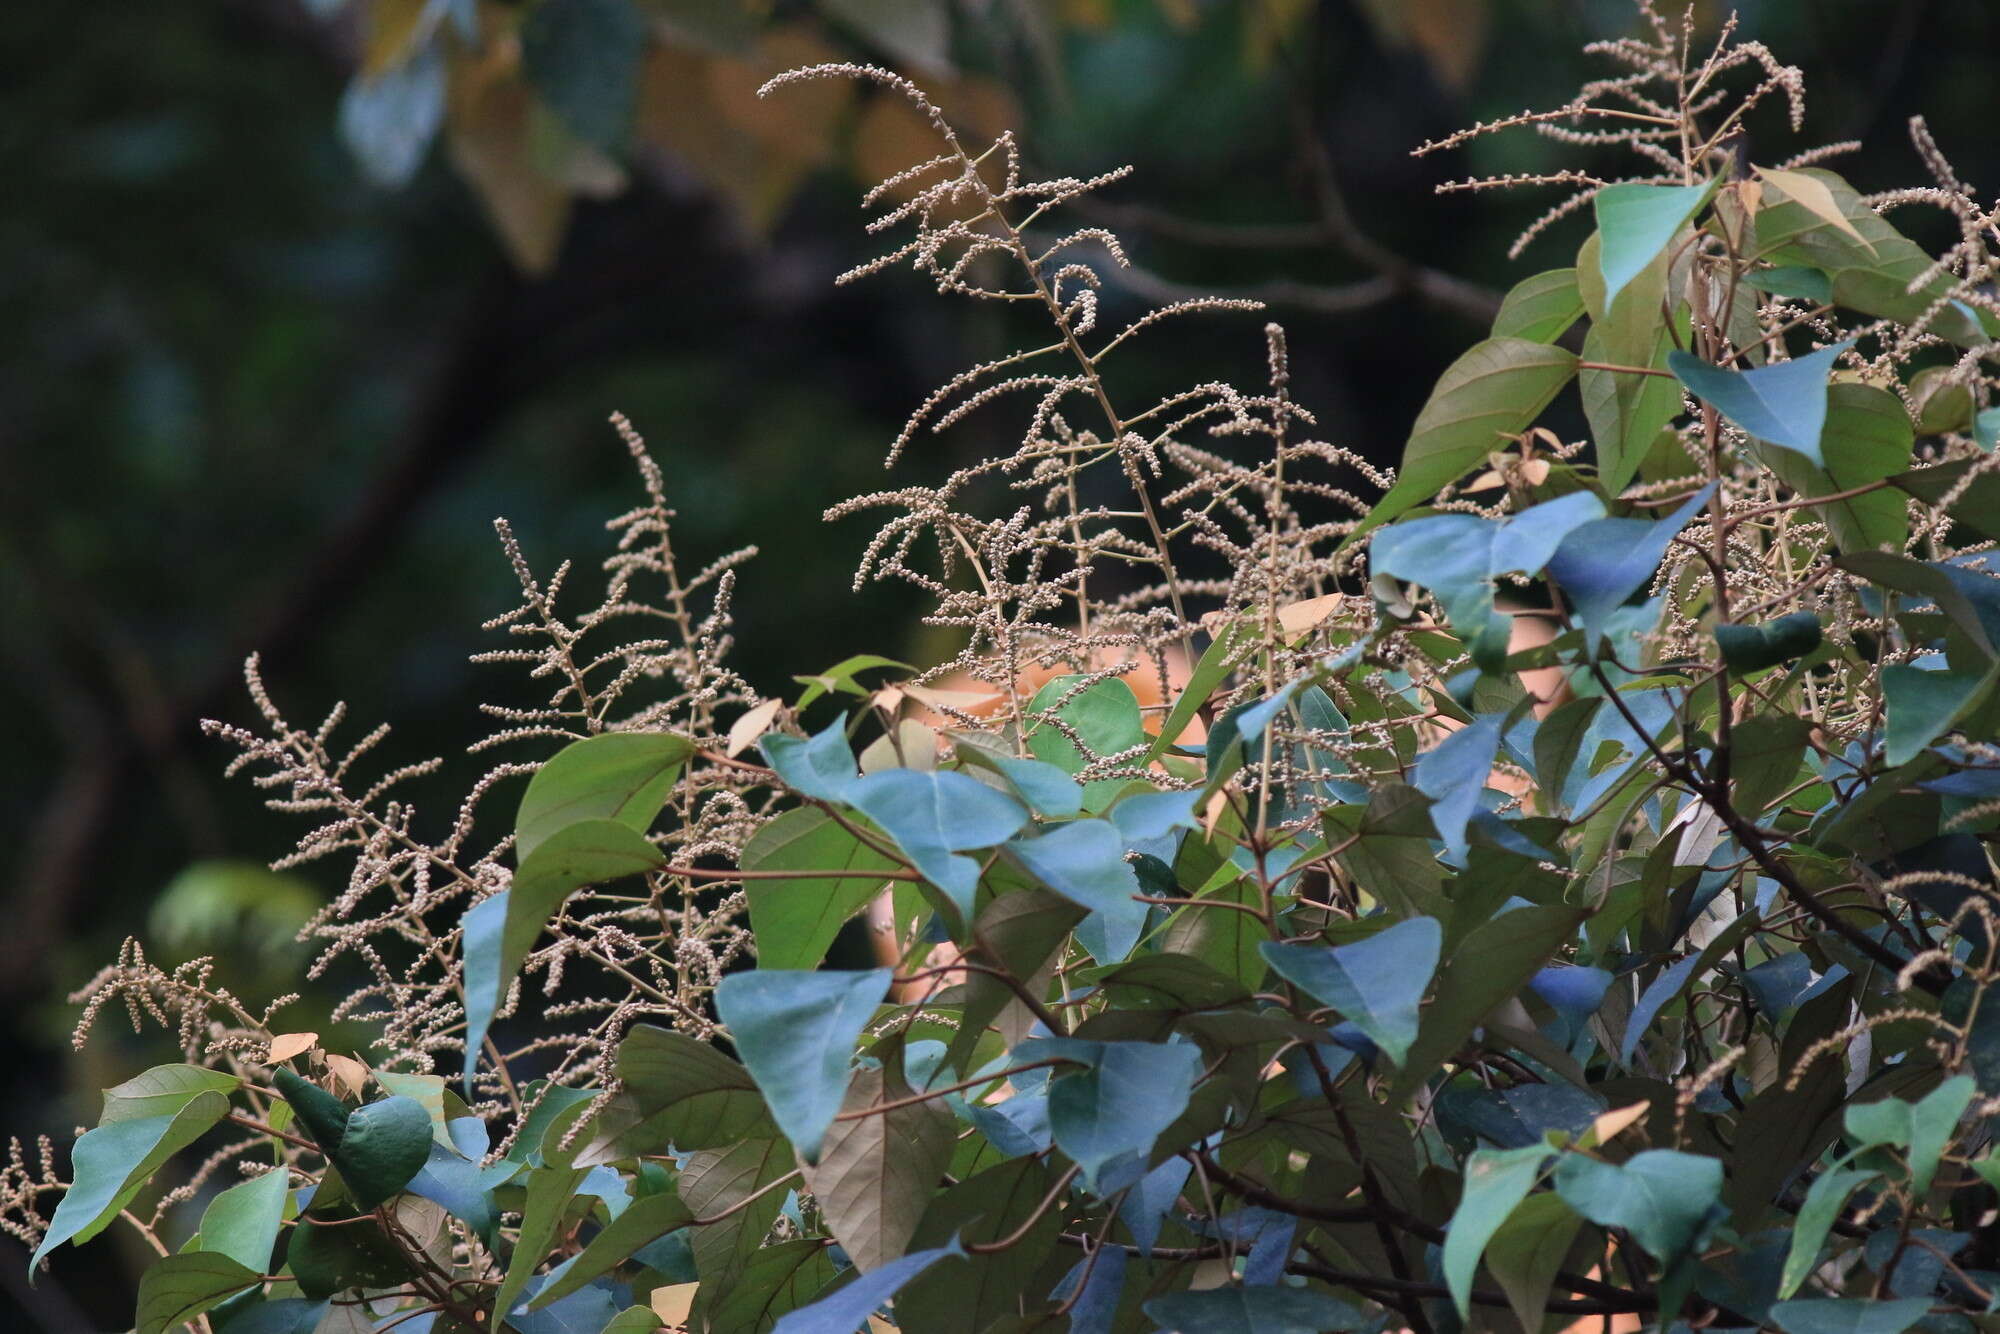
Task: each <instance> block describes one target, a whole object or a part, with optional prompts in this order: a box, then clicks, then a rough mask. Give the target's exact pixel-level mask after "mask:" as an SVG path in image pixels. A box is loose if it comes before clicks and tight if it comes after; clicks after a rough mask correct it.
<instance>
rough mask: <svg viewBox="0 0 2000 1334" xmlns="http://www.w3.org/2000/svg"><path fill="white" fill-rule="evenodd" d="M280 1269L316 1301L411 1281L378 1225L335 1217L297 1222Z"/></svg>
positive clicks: (407, 1269) (398, 1253) (406, 1262)
mask: <svg viewBox="0 0 2000 1334" xmlns="http://www.w3.org/2000/svg"><path fill="white" fill-rule="evenodd" d="M285 1265H286V1267H287V1268H289V1269H290V1270H291V1271H292V1277H293V1278H294V1279H295V1280H297V1282H298V1285H299V1291H300V1292H302V1293H304V1294H305V1295H306V1296H308V1297H311V1298H313V1299H315V1300H320V1299H324V1298H327V1297H332V1296H334V1295H335V1294H337V1293H341V1292H346V1291H348V1290H349V1289H352V1288H393V1287H396V1286H398V1285H400V1284H401V1283H403V1282H404V1281H405V1280H407V1279H408V1278H409V1276H410V1263H409V1260H408V1258H407V1257H406V1256H405V1255H404V1254H403V1252H402V1250H401V1249H400V1248H398V1247H397V1245H396V1243H395V1242H393V1241H390V1240H389V1238H388V1237H387V1236H386V1235H385V1234H384V1233H383V1231H382V1229H381V1227H380V1226H379V1225H378V1224H376V1223H375V1222H373V1221H372V1220H371V1221H369V1222H366V1223H354V1222H349V1221H348V1220H347V1219H346V1218H343V1217H338V1216H329V1217H326V1218H323V1219H317V1218H302V1219H300V1220H299V1223H298V1225H297V1226H296V1227H294V1228H293V1229H292V1230H291V1232H290V1234H289V1235H288V1240H287V1243H286V1248H285ZM496 1328H497V1326H496Z"/></svg>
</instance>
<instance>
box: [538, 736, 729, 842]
mask: <svg viewBox="0 0 2000 1334" xmlns="http://www.w3.org/2000/svg"><path fill="white" fill-rule="evenodd" d="M693 753H694V743H693V742H691V741H689V740H688V739H687V738H686V737H682V736H674V735H672V734H670V733H666V732H607V733H605V734H604V735H602V736H594V737H590V738H588V739H587V740H583V741H573V742H571V743H570V744H569V745H567V746H565V747H563V748H562V749H561V750H559V751H557V752H556V753H555V755H554V756H553V757H551V758H550V760H549V762H548V763H547V764H544V765H543V766H542V767H541V768H540V769H538V770H536V771H535V776H534V777H533V778H532V779H530V780H529V781H528V790H527V792H526V793H524V794H523V795H522V797H521V809H520V812H519V813H518V814H517V815H516V816H515V817H514V856H515V857H516V858H517V859H518V860H519V861H520V862H521V863H523V864H525V863H526V861H527V859H528V858H529V857H530V856H532V855H533V854H534V851H535V849H536V848H537V847H539V846H540V845H541V844H542V843H543V842H544V841H545V840H546V839H548V837H549V836H550V835H552V834H554V833H555V832H556V831H557V830H560V829H563V828H565V827H567V826H569V825H572V824H575V823H576V822H577V821H579V820H615V821H617V822H618V823H619V824H622V825H625V826H627V827H629V828H630V829H632V830H633V832H635V833H641V834H643V833H644V832H645V831H646V829H647V827H648V826H650V825H651V824H652V823H653V817H654V816H656V815H658V814H659V813H660V808H661V807H662V806H664V805H666V801H667V794H668V792H669V791H671V790H672V788H673V785H674V780H675V779H676V778H678V777H680V772H681V765H682V764H683V763H684V762H685V761H686V760H687V757H688V756H689V755H691V754H693Z"/></svg>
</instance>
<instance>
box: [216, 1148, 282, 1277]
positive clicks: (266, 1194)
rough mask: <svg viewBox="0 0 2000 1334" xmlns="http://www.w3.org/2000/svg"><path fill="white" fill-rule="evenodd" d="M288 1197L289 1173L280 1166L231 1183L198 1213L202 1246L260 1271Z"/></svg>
mask: <svg viewBox="0 0 2000 1334" xmlns="http://www.w3.org/2000/svg"><path fill="white" fill-rule="evenodd" d="M290 1200H291V1174H290V1173H289V1172H287V1171H285V1169H283V1168H278V1169H277V1170H275V1171H271V1172H266V1173H264V1175H262V1176H260V1177H252V1178H251V1179H250V1180H248V1181H245V1182H242V1183H240V1184H238V1185H234V1186H231V1187H230V1188H229V1189H228V1190H225V1191H223V1192H222V1193H221V1194H220V1195H217V1196H216V1197H215V1198H214V1199H212V1200H210V1201H209V1202H208V1207H207V1208H206V1209H204V1210H202V1212H201V1231H200V1236H201V1249H202V1250H204V1251H211V1252H214V1253H215V1254H217V1255H225V1256H228V1257H229V1258H230V1259H231V1260H234V1261H235V1262H236V1263H238V1264H240V1265H244V1266H247V1267H248V1268H249V1269H250V1270H251V1271H252V1272H254V1273H259V1274H261V1273H263V1272H264V1267H265V1266H266V1265H268V1264H270V1263H271V1249H272V1248H273V1247H274V1246H276V1245H277V1243H278V1229H279V1228H280V1227H282V1226H284V1222H285V1205H286V1204H287V1203H289V1202H290Z"/></svg>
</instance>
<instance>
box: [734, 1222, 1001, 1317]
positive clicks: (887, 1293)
mask: <svg viewBox="0 0 2000 1334" xmlns="http://www.w3.org/2000/svg"><path fill="white" fill-rule="evenodd" d="M954 1258H955V1259H961V1260H962V1259H964V1258H965V1248H964V1247H963V1246H961V1245H959V1243H958V1239H957V1238H956V1237H954V1238H952V1240H951V1241H950V1243H949V1244H947V1245H944V1246H939V1247H936V1248H934V1249H932V1250H928V1251H917V1252H914V1253H913V1254H910V1255H905V1256H902V1257H900V1258H898V1259H896V1260H893V1261H891V1262H890V1263H888V1264H886V1265H883V1266H881V1267H880V1268H871V1267H870V1266H868V1265H861V1266H860V1268H861V1270H862V1271H863V1272H862V1275H861V1277H860V1278H857V1279H855V1280H854V1281H853V1282H852V1283H848V1284H846V1285H844V1286H842V1287H840V1288H837V1289H835V1290H834V1291H833V1292H832V1293H830V1294H829V1295H827V1296H825V1297H821V1298H820V1299H818V1300H817V1301H815V1302H813V1303H812V1304H811V1305H810V1306H802V1307H798V1308H796V1309H794V1310H793V1311H791V1312H790V1313H789V1314H787V1315H785V1316H784V1317H783V1318H781V1319H780V1320H779V1321H778V1323H777V1324H776V1325H774V1326H772V1328H771V1334H854V1331H855V1330H857V1329H860V1328H862V1327H864V1326H867V1325H869V1324H871V1323H872V1322H871V1321H870V1319H869V1317H870V1316H872V1315H873V1314H874V1313H875V1312H876V1311H877V1310H878V1309H879V1308H880V1307H881V1306H882V1305H883V1303H885V1302H890V1301H893V1300H895V1297H896V1294H897V1293H899V1292H901V1291H902V1290H903V1287H904V1286H905V1285H906V1284H908V1283H909V1282H911V1281H912V1280H913V1279H915V1278H917V1277H918V1276H919V1275H921V1274H923V1273H924V1272H925V1271H927V1270H929V1269H930V1268H932V1267H933V1266H934V1265H936V1264H937V1263H938V1262H939V1261H940V1260H946V1259H954ZM902 1327H903V1328H905V1329H914V1328H915V1326H914V1325H911V1324H908V1323H905V1324H903V1326H902Z"/></svg>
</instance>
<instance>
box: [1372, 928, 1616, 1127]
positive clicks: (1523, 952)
mask: <svg viewBox="0 0 2000 1334" xmlns="http://www.w3.org/2000/svg"><path fill="white" fill-rule="evenodd" d="M1587 915H1588V912H1587V910H1586V909H1583V908H1574V907H1570V906H1568V905H1566V904H1552V905H1549V906H1547V907H1531V908H1513V909H1510V910H1508V911H1507V912H1504V913H1501V914H1500V915H1499V916H1498V917H1495V918H1493V919H1492V920H1491V921H1488V922H1484V923H1482V924H1481V925H1480V926H1479V927H1478V928H1477V929H1475V930H1474V931H1473V932H1472V933H1471V934H1469V935H1467V936H1466V938H1465V939H1464V941H1463V942H1461V943H1460V944H1459V945H1458V947H1457V948H1456V949H1454V950H1453V951H1452V955H1451V958H1450V960H1449V961H1448V962H1447V963H1446V964H1445V966H1444V969H1443V971H1442V972H1441V973H1440V974H1439V977H1438V987H1437V995H1436V996H1435V997H1434V998H1433V999H1432V1001H1431V1004H1430V1007H1429V1009H1427V1010H1425V1011H1424V1015H1423V1023H1422V1026H1421V1028H1420V1030H1419V1032H1418V1034H1417V1037H1416V1039H1415V1041H1414V1042H1413V1043H1412V1044H1411V1046H1410V1050H1409V1055H1408V1057H1407V1059H1405V1060H1403V1061H1401V1062H1399V1063H1400V1064H1401V1065H1402V1067H1403V1069H1402V1073H1401V1074H1400V1075H1399V1076H1398V1077H1397V1080H1396V1083H1395V1086H1394V1088H1393V1089H1392V1091H1391V1097H1392V1098H1397V1099H1400V1098H1402V1097H1405V1096H1407V1095H1408V1094H1410V1093H1412V1092H1414V1091H1415V1090H1416V1089H1417V1087H1418V1086H1419V1085H1420V1084H1422V1083H1423V1081H1424V1080H1426V1079H1428V1078H1430V1076H1431V1075H1433V1074H1435V1073H1436V1072H1437V1070H1438V1069H1439V1067H1440V1066H1442V1065H1443V1063H1444V1062H1445V1061H1447V1060H1450V1059H1451V1056H1452V1053H1454V1052H1456V1051H1457V1050H1458V1049H1459V1048H1460V1047H1462V1046H1464V1045H1465V1042H1466V1040H1467V1039H1468V1038H1470V1037H1471V1036H1472V1032H1473V1030H1474V1029H1475V1028H1477V1027H1479V1025H1480V1024H1481V1023H1483V1022H1485V1021H1486V1019H1487V1017H1488V1016H1489V1015H1490V1014H1491V1013H1492V1012H1493V1011H1494V1010H1495V1009H1496V1008H1498V1007H1499V1006H1501V1005H1503V1004H1505V1003H1506V1002H1507V1001H1509V1000H1510V999H1512V998H1513V997H1514V995H1515V994H1516V993H1518V992H1519V991H1520V990H1521V988H1522V987H1525V986H1526V985H1528V981H1529V979H1530V978H1532V977H1534V975H1535V974H1536V972H1538V971H1539V970H1540V969H1541V967H1542V965H1543V964H1545V963H1547V962H1548V961H1549V960H1550V958H1552V957H1553V956H1554V955H1555V954H1556V952H1557V951H1558V950H1560V949H1562V947H1563V946H1564V945H1565V944H1567V943H1568V942H1569V940H1570V938H1571V937H1572V936H1574V935H1575V933H1576V927H1577V923H1579V922H1581V921H1582V920H1583V919H1584V917H1585V916H1587ZM1405 966H1406V967H1408V968H1409V969H1410V970H1411V971H1412V972H1416V971H1418V970H1419V969H1421V970H1422V971H1423V972H1424V973H1425V974H1426V975H1428V973H1429V971H1430V964H1429V963H1428V962H1426V961H1424V960H1423V959H1421V958H1414V959H1411V960H1409V961H1408V962H1407V963H1406V965H1405ZM1371 1036H1372V1035H1371Z"/></svg>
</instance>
